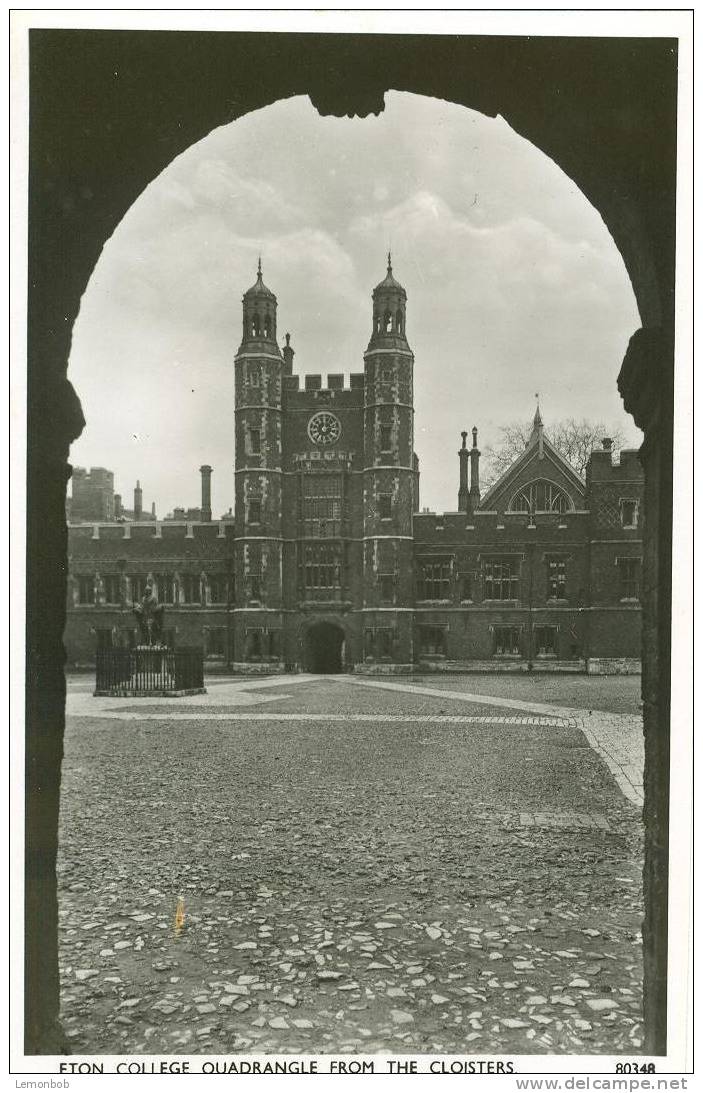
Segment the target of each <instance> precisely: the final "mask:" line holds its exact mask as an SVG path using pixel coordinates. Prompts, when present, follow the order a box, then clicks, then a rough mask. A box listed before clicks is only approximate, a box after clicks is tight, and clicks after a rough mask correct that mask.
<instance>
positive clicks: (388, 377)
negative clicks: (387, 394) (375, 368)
mask: <svg viewBox="0 0 703 1093" xmlns="http://www.w3.org/2000/svg"><path fill="white" fill-rule="evenodd" d="M381 379H382V381H383V383H392V382H393V369H392V368H382V369H381Z"/></svg>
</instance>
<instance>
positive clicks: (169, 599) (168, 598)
mask: <svg viewBox="0 0 703 1093" xmlns="http://www.w3.org/2000/svg"><path fill="white" fill-rule="evenodd" d="M154 582H155V584H156V598H157V600H158V601H159V603H173V577H172V576H171V574H170V573H157V574H156V576H155V577H154Z"/></svg>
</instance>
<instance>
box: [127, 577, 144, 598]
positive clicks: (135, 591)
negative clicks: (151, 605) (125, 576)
mask: <svg viewBox="0 0 703 1093" xmlns="http://www.w3.org/2000/svg"><path fill="white" fill-rule="evenodd" d="M129 584H130V588H131V594H132V601H133V602H134V603H139V601H140V600H143V599H144V593H145V592H146V577H136V576H132V577H130V578H129Z"/></svg>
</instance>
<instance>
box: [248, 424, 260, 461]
mask: <svg viewBox="0 0 703 1093" xmlns="http://www.w3.org/2000/svg"><path fill="white" fill-rule="evenodd" d="M249 451H250V453H251V454H252V455H259V454H260V452H261V432H260V430H259V429H250V430H249Z"/></svg>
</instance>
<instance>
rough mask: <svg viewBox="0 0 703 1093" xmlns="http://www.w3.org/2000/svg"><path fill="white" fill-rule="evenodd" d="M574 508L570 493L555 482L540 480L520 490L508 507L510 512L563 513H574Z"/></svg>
mask: <svg viewBox="0 0 703 1093" xmlns="http://www.w3.org/2000/svg"><path fill="white" fill-rule="evenodd" d="M573 508H574V503H573V501H572V500H571V498H570V497H569V495H568V493H566V492H565V491H564V490H562V489H560V487H559V486H556V485H555V484H554V483H553V482H548V481H547V480H546V479H544V478H538V479H537V480H536V481H534V482H528V484H527V485H526V486H523V487H522V489H520V490H518V492H517V493H516V494H515V495H514V497H513V498H512V500H511V502H510V504H509V505H508V512H556V513H562V512H572V511H573Z"/></svg>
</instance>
